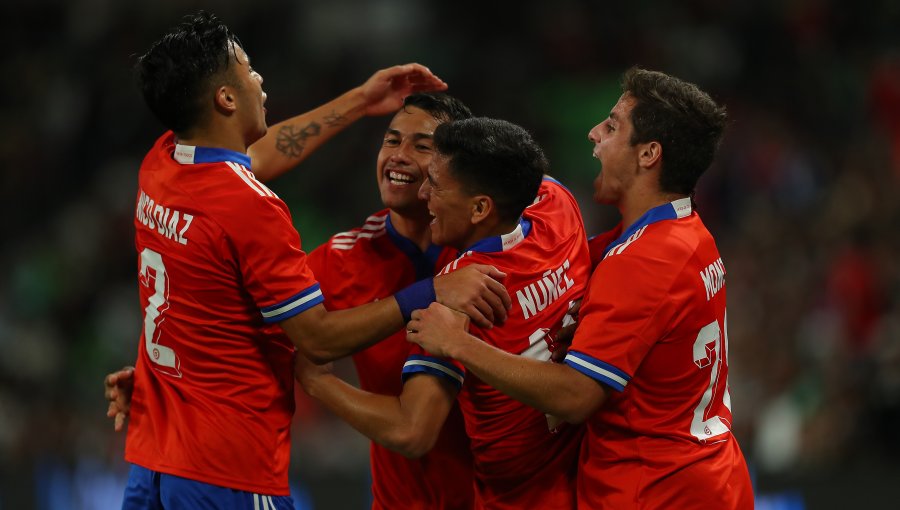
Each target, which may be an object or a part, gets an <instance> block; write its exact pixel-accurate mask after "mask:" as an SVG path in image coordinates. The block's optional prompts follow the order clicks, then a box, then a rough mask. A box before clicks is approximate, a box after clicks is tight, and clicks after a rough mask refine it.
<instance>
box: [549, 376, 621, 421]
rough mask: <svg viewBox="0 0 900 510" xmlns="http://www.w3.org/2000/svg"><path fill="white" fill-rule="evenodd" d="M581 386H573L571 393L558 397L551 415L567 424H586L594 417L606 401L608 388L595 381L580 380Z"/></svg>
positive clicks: (564, 393)
mask: <svg viewBox="0 0 900 510" xmlns="http://www.w3.org/2000/svg"><path fill="white" fill-rule="evenodd" d="M578 382H579V383H580V384H578V385H574V384H573V385H572V387H570V388H569V390H570V391H567V392H563V393H561V394H559V395H557V396H556V398H555V399H554V405H553V406H552V409H548V410H547V414H551V415H553V416H555V417H557V418H559V419H561V420H563V421H565V422H567V423H572V424H578V423H584V422H585V421H587V419H588V418H590V417H591V416H593V415H594V413H596V412H597V411H598V410H599V409H600V407H601V406H602V405H603V402H604V401H606V392H607V390H606V388H604V387H603V385H601V384H599V383H598V382H596V381H594V380H578Z"/></svg>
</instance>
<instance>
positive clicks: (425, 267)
mask: <svg viewBox="0 0 900 510" xmlns="http://www.w3.org/2000/svg"><path fill="white" fill-rule="evenodd" d="M389 213H390V211H389V210H388V209H385V210H383V211H380V212H378V213H376V214H373V215H372V216H369V218H368V219H366V222H365V224H364V225H362V226H361V227H359V228H355V229H353V230H350V231H348V232H342V233H340V234H337V235H335V236H333V237H332V238H331V239H330V240H329V241H328V243H326V244H324V245H322V246H320V247H318V248H316V249H315V250H313V251H312V252H311V253H310V254H309V265H310V267H311V268H312V270H313V272H314V273H315V274H316V277H317V278H318V281H319V283H320V285H321V286H322V287H321V288H322V293H323V295H324V296H325V307H326V308H328V309H329V310H339V309H344V308H352V307H355V306H360V305H363V304H366V303H370V302H372V301H376V300H379V299H385V298H388V297H390V296H392V295H393V294H394V293H395V292H397V291H398V290H400V289H403V288H404V287H406V286H407V285H410V284H412V283H414V282H416V281H418V280H421V279H423V278H430V277H433V276H434V274H435V272H436V271H437V270H438V269H440V268H442V267H444V265H446V264H447V263H449V262H450V261H452V260H453V259H454V258H455V256H456V251H455V250H453V249H449V248H447V249H443V248H440V247H438V246H434V245H432V246H431V247H430V248H429V249H428V250H426V251H425V252H422V251H421V250H420V249H419V247H418V246H417V245H416V244H415V243H413V242H412V241H411V240H409V239H407V238H405V237H403V236H402V235H400V234H399V233H398V232H397V231H396V230H395V229H394V226H393V225H392V224H391V218H390V214H389ZM411 345H412V344H410V343H409V342H407V341H406V332H405V330H400V331H398V332H397V333H395V334H393V335H391V336H390V337H388V338H386V339H384V340H382V341H381V342H378V343H377V344H375V345H373V346H371V347H369V348H367V349H365V350H363V351H360V352H358V353H356V354H354V355H353V363H354V365H355V366H356V372H357V374H358V376H359V382H360V387H361V388H362V389H363V390H365V391H369V392H372V393H378V394H382V395H400V393H401V391H402V381H401V377H400V371H401V369H402V368H403V363H404V362H405V361H406V358H407V357H408V356H409V353H410V349H411ZM369 453H370V466H371V472H372V499H373V508H376V509H393V508H410V509H446V510H449V509H459V510H462V509H469V508H472V456H471V453H470V449H469V442H468V437H467V436H466V434H465V430H464V427H463V421H462V414H461V413H460V411H459V406H456V405H454V407H453V409H452V410H451V412H450V416H449V417H448V419H447V422H446V423H445V424H444V427H443V429H442V431H441V435H440V436H439V438H438V440H437V443H436V444H435V445H434V448H432V450H431V451H430V452H429V453H428V454H426V455H424V456H423V457H421V458H419V459H408V458H406V457H404V456H402V455H400V454H398V453H395V452H392V451H391V450H389V449H387V448H385V447H383V446H381V445H379V444H377V443H375V442H372V443H371V446H370V450H369Z"/></svg>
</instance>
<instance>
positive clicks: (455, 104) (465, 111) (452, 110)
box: [403, 92, 472, 122]
mask: <svg viewBox="0 0 900 510" xmlns="http://www.w3.org/2000/svg"><path fill="white" fill-rule="evenodd" d="M408 106H415V107H416V108H418V109H420V110H423V111H426V112H428V113H429V114H431V116H432V117H434V118H435V119H438V120H440V121H441V122H450V121H454V120H462V119H469V118H471V117H472V111H471V110H469V107H468V106H466V105H465V104H463V102H462V101H460V100H459V99H456V98H455V97H453V96H451V95H449V94H444V93H441V92H418V93H415V94H410V95H408V96H406V98H405V99H404V100H403V108H404V109H406V108H407V107H408Z"/></svg>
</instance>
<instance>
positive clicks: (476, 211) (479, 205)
mask: <svg viewBox="0 0 900 510" xmlns="http://www.w3.org/2000/svg"><path fill="white" fill-rule="evenodd" d="M493 210H494V200H493V199H492V198H491V197H489V196H487V195H476V196H474V197H472V224H473V225H475V224H478V223H481V222H482V221H484V220H486V219H487V218H488V216H490V214H491V211H493Z"/></svg>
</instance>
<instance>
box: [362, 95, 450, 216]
mask: <svg viewBox="0 0 900 510" xmlns="http://www.w3.org/2000/svg"><path fill="white" fill-rule="evenodd" d="M438 124H440V122H439V121H438V120H437V119H435V118H434V117H432V116H431V114H430V113H428V112H426V111H425V110H422V109H419V108H416V107H414V106H407V107H405V108H403V109H401V110H400V111H399V112H397V114H396V115H394V118H393V119H392V120H391V125H390V126H388V129H387V132H386V133H385V134H384V141H383V143H382V145H381V150H380V151H378V162H377V167H376V177H377V179H378V190H379V192H380V193H381V201H382V202H383V203H384V205H385V207H389V208H391V209H392V210H394V211H396V212H398V213H400V214H403V215H415V216H421V217H427V215H428V209H427V208H426V205H425V202H424V201H423V200H422V199H420V198H419V196H418V191H419V188H420V187H421V186H422V183H423V182H424V181H425V175H426V171H427V169H428V165H429V164H430V163H431V159H432V155H433V151H434V147H433V142H432V139H433V135H434V129H435V128H436V127H437V126H438Z"/></svg>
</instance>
